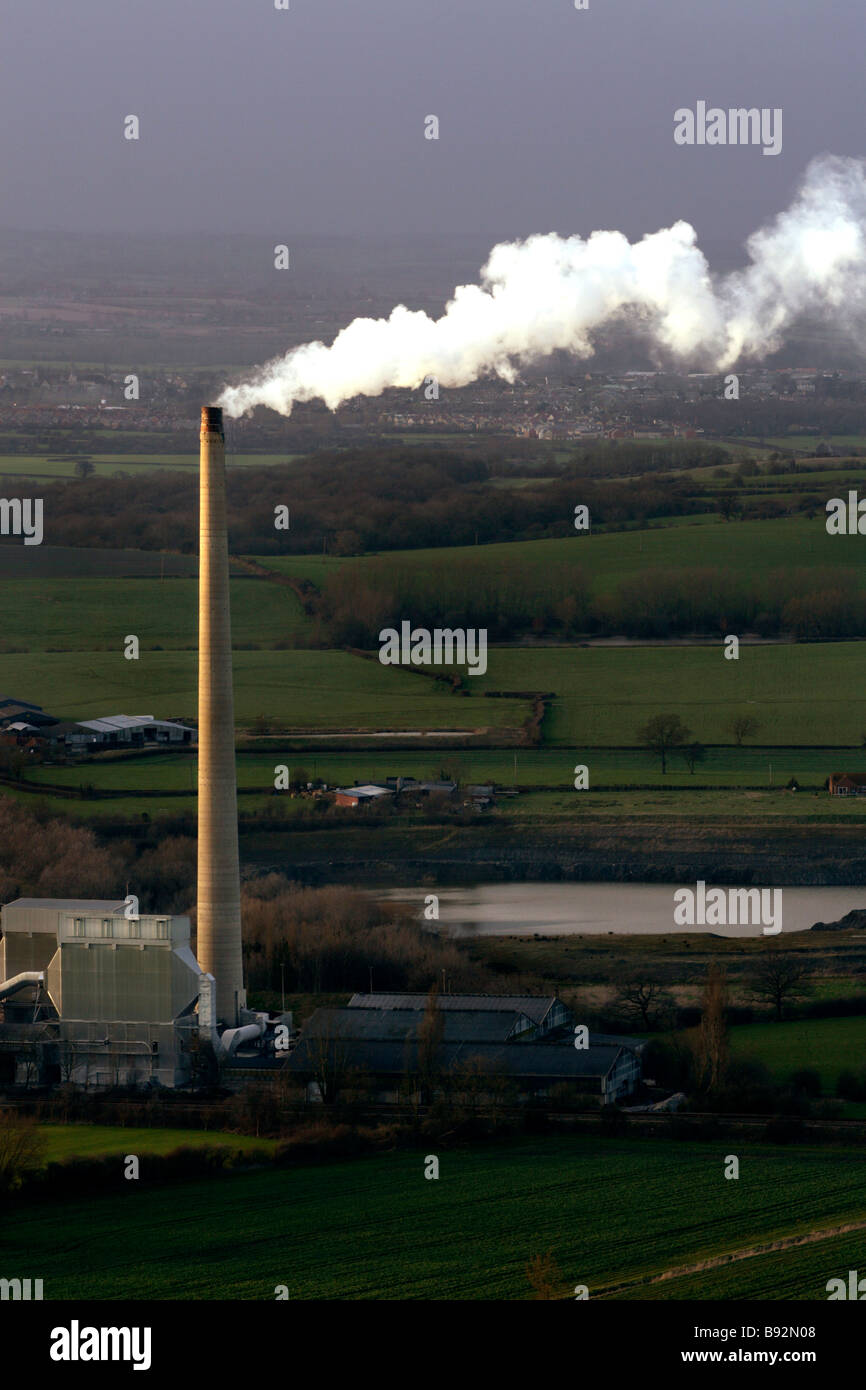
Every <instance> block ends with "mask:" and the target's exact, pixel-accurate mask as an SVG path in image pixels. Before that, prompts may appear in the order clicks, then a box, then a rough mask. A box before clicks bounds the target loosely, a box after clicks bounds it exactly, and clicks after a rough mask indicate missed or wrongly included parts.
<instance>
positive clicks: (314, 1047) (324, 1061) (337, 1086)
mask: <svg viewBox="0 0 866 1390" xmlns="http://www.w3.org/2000/svg"><path fill="white" fill-rule="evenodd" d="M307 1049H308V1055H309V1058H310V1066H311V1068H312V1072H313V1080H314V1081H315V1082H316V1083H317V1085H318V1087H319V1091H320V1094H321V1097H322V1100H323V1101H324V1103H325V1104H326V1105H329V1104H331V1103H332V1102H333V1101H335V1100H336V1099H337V1096H338V1095H339V1094H340V1091H341V1090H342V1088H343V1087H344V1086H345V1084H346V1080H347V1077H348V1075H349V1071H350V1044H349V1042H348V1040H347V1039H346V1038H341V1037H340V1036H339V1034H338V1033H337V1031H336V1029H333V1028H325V1029H323V1030H322V1032H321V1033H319V1034H317V1035H316V1037H313V1038H310V1040H309V1042H308V1043H307Z"/></svg>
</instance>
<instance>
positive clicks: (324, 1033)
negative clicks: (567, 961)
mask: <svg viewBox="0 0 866 1390" xmlns="http://www.w3.org/2000/svg"><path fill="white" fill-rule="evenodd" d="M425 1017H426V1010H425V1009H316V1011H315V1013H314V1014H312V1016H311V1017H310V1018H309V1019H308V1020H307V1022H306V1023H305V1024H304V1027H303V1032H302V1036H303V1038H304V1039H305V1040H309V1039H313V1038H317V1039H318V1038H325V1039H327V1038H350V1039H358V1040H359V1041H377V1042H400V1043H405V1042H407V1041H415V1040H417V1038H418V1033H419V1030H420V1028H421V1025H422V1024H423V1022H424V1019H425ZM442 1025H443V1026H442V1039H443V1041H444V1042H446V1043H448V1042H505V1041H507V1039H509V1038H510V1037H512V1035H513V1034H514V1033H515V1030H516V1031H517V1032H525V1031H526V1030H527V1029H528V1028H531V1026H532V1022H531V1020H530V1019H529V1018H527V1016H526V1015H525V1014H523V1013H520V1012H516V1011H515V1010H514V1009H501V1010H500V1009H496V1010H481V1009H450V1010H447V1011H446V1012H444V1013H443V1018H442Z"/></svg>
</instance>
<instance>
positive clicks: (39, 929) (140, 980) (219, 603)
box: [0, 406, 268, 1087]
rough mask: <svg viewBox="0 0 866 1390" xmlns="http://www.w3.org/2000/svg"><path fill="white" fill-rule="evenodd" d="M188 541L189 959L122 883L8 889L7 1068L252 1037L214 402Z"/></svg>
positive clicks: (165, 1051) (133, 1069) (115, 738)
mask: <svg viewBox="0 0 866 1390" xmlns="http://www.w3.org/2000/svg"><path fill="white" fill-rule="evenodd" d="M199 554H200V562H199V701H198V714H199V719H198V743H199V760H198V893H197V921H198V943H197V952H198V959H196V957H195V956H194V955H193V953H192V950H191V949H190V922H189V918H187V917H176V916H171V915H168V914H165V913H159V912H155V913H147V912H145V913H140V912H139V911H138V901H137V899H136V898H135V897H134V896H129V897H126V898H125V899H124V900H123V901H103V900H98V899H97V900H93V901H91V900H76V899H70V900H64V899H54V898H19V899H18V900H17V901H15V902H12V903H8V904H7V905H6V906H5V907H3V909H2V915H0V925H2V933H3V935H2V940H0V1009H2V1013H3V1026H2V1035H0V1079H3V1080H5V1081H7V1082H9V1081H17V1082H23V1083H25V1084H33V1083H35V1082H40V1083H43V1084H50V1083H52V1082H60V1081H67V1082H71V1083H73V1084H76V1085H80V1086H88V1087H89V1086H99V1087H105V1086H115V1085H123V1086H127V1085H147V1084H159V1085H162V1086H179V1085H183V1084H185V1083H186V1082H187V1081H188V1080H189V1079H190V1076H191V1072H192V1061H193V1056H194V1054H195V1053H196V1052H197V1051H199V1050H200V1048H201V1045H202V1044H204V1045H205V1047H206V1048H207V1049H212V1052H213V1055H214V1056H215V1057H216V1058H217V1059H218V1060H220V1061H229V1060H231V1059H232V1058H234V1057H235V1056H237V1055H238V1052H239V1050H243V1049H245V1048H246V1049H249V1048H253V1049H255V1048H258V1047H260V1046H261V1043H262V1040H263V1038H264V1036H265V1033H266V1031H267V1027H268V1018H267V1015H266V1014H257V1013H252V1012H250V1011H249V1010H247V1008H246V994H245V991H244V981H243V957H242V948H241V915H240V867H239V859H238V824H237V787H236V774H235V729H234V711H233V703H232V651H231V622H230V615H229V565H228V533H227V527H226V496H225V441H224V434H223V423H222V411H221V410H220V409H219V408H218V407H215V406H205V407H203V408H202V421H201V433H200V521H199ZM5 709H6V712H7V713H8V714H9V716H10V718H12V719H15V718H16V717H17V718H18V719H22V718H23V719H26V718H27V715H28V712H29V713H35V712H37V707H35V706H23V705H22V704H21V702H16V701H12V700H11V699H10V700H7V701H6V706H5ZM33 722H34V723H35V722H36V720H35V718H34V720H33ZM70 728H71V729H72V730H74V731H78V732H77V733H72V735H71V737H72V738H73V739H75V738H82V739H85V740H90V741H92V742H96V743H100V742H101V743H104V742H106V741H107V742H108V743H109V744H111V743H112V742H113V743H114V744H116V745H122V744H124V743H128V742H135V741H136V739H137V738H139V737H141V738H142V739H144V738H146V737H153V738H154V739H155V740H156V741H159V740H160V739H161V738H164V739H166V740H168V741H175V740H178V741H182V742H191V740H192V731H191V730H190V729H188V728H187V727H186V726H184V725H180V724H173V723H171V722H170V721H165V720H154V719H152V718H151V716H149V715H142V716H125V715H121V716H114V717H109V718H108V719H102V720H87V721H84V722H83V723H80V724H77V725H73V726H70ZM64 737H65V738H69V737H70V733H69V732H68V731H66V732H65V734H64Z"/></svg>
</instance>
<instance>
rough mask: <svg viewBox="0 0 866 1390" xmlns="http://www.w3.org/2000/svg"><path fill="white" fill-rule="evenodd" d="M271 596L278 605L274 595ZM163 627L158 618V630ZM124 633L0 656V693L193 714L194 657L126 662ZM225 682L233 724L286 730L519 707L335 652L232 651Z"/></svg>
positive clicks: (466, 715)
mask: <svg viewBox="0 0 866 1390" xmlns="http://www.w3.org/2000/svg"><path fill="white" fill-rule="evenodd" d="M254 585H255V581H251V590H252V592H253V596H254V597H253V601H254V602H255V601H256V596H262V602H264V603H267V602H268V601H269V600H268V599H267V598H266V597H265V595H267V594H268V593H270V591H271V586H270V585H262V584H259V585H258V586H257V587H255V588H253V586H254ZM274 590H275V591H276V593H277V601H279V602H283V595H282V591H281V590H277V589H276V586H274ZM263 591H264V592H263ZM171 621H172V620H171V618H170V615H165V616H164V618H163V632H165V631H169V630H170V627H171ZM131 630H133V629H131V628H130V627H129V626H123V625H121V626H120V627H119V628H118V629H117V631H118V638H117V641H118V648H117V652H116V653H111V654H108V653H106V652H93V653H88V654H87V655H86V656H82V655H80V654H77V653H39V654H37V655H35V656H31V655H24V654H11V655H9V654H6V655H0V690H2V691H4V692H5V691H14V693H15V695H16V696H17V697H18V698H20V699H23V700H31V701H33V703H34V704H38V705H42V706H44V708H45V709H48V710H50V711H51V712H52V713H54V714H58V715H62V716H63V717H64V718H66V719H89V718H95V717H96V716H98V715H100V714H106V713H126V714H128V713H139V712H141V711H143V712H144V713H146V714H154V715H156V714H159V715H165V714H169V715H174V716H177V717H186V718H195V715H196V709H197V690H196V667H197V655H196V653H195V652H194V651H174V652H172V651H146V650H143V651H142V653H141V656H140V658H139V660H138V661H127V660H125V659H124V656H123V652H122V639H123V636H124V634H125V633H128V632H130V631H131ZM234 630H235V633H236V637H235V641H236V642H237V641H238V640H240V634H239V633H238V631H237V626H236V627H235V629H234ZM139 635H140V636H141V637H142V641H143V642H145V643H146V638H147V637H149V638H150V639H151V640H152V641H154V642H158V641H159V636H158V634H157V633H156V632H155V631H151V632H149V633H147V634H146V635H145V634H144V633H141V634H139ZM234 676H235V715H236V717H237V719H238V721H239V722H241V723H243V722H245V721H246V722H249V721H252V720H253V719H255V717H256V715H258V714H265V715H267V716H268V717H269V718H270V717H272V718H274V719H276V720H279V721H280V723H281V724H282V725H284V726H285V727H286V728H295V729H314V730H328V729H344V728H349V729H354V728H359V729H374V730H377V729H409V730H411V729H456V730H471V729H474V728H475V727H476V726H479V725H482V726H485V727H493V728H514V727H515V726H517V725H519V724H520V723H521V721H522V720H523V718H524V717H525V714H526V709H527V706H526V702H525V701H523V700H483V701H482V700H466V699H461V698H460V697H459V696H455V695H451V694H449V693H448V687H446V686H445V685H443V684H442V683H439V682H436V681H432V680H430V679H429V678H428V677H426V676H422V675H418V674H416V673H414V672H411V671H405V670H401V669H399V668H395V667H388V666H382V665H380V663H379V662H378V661H368V660H365V659H364V658H363V657H357V656H351V655H349V654H348V653H347V652H341V651H303V650H297V651H253V652H250V651H237V650H236V651H235V656H234ZM277 761H279V760H277Z"/></svg>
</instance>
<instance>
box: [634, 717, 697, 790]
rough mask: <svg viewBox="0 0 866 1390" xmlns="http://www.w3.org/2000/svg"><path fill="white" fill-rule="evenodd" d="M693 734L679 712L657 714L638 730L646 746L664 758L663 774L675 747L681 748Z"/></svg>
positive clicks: (638, 734) (640, 738)
mask: <svg viewBox="0 0 866 1390" xmlns="http://www.w3.org/2000/svg"><path fill="white" fill-rule="evenodd" d="M690 734H691V730H690V729H687V728H686V726H685V724H684V723H683V721H682V720H681V719H680V717H679V715H678V714H657V715H655V716H654V717H653V718H652V719H650V720H648V721H647V723H646V724H642V725H641V727H640V728H639V729H638V731H637V737H638V739H639V740H640V742H641V743H642V744H643V746H644V747H645V748H648V749H649V750H650V752H651V753H655V754H656V755H657V756H658V757H659V758H661V760H662V775H664V774H665V773H666V772H667V770H668V763H667V760H668V757H669V755H670V754H671V753H672V752H673V750H674V749H675V748H681V747H682V745H683V744H684V743H685V742H686V741H687V739H688V738H689V736H690Z"/></svg>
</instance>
